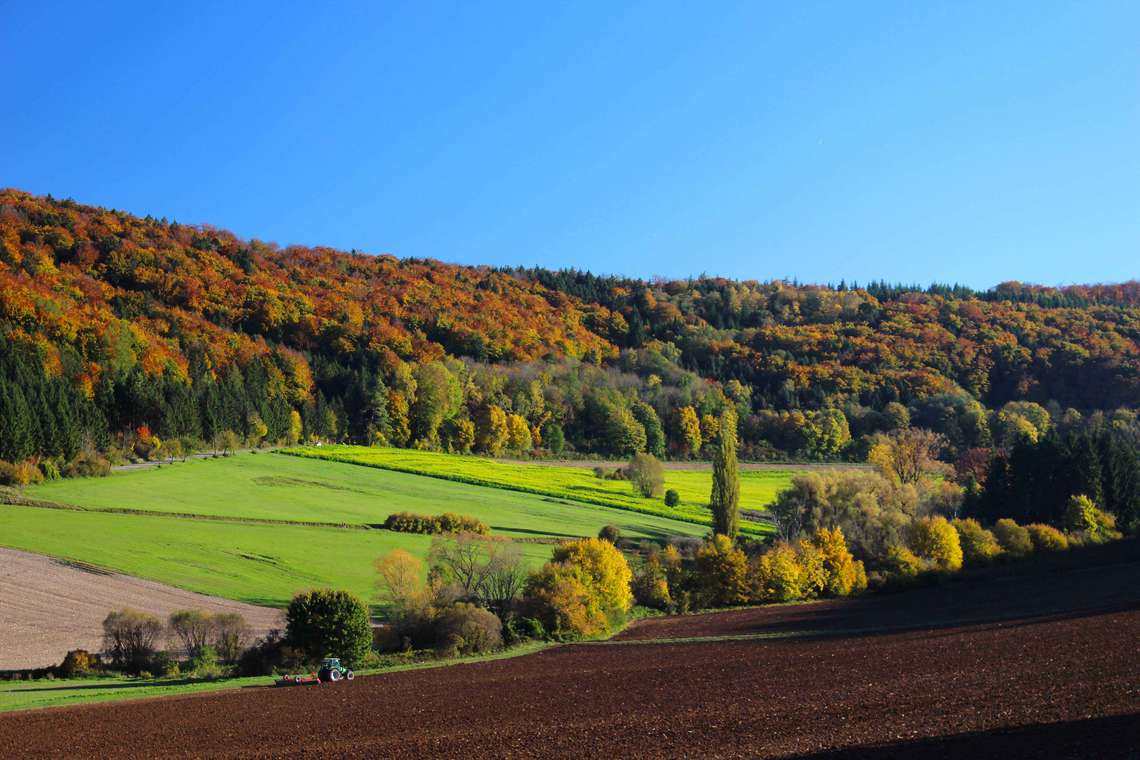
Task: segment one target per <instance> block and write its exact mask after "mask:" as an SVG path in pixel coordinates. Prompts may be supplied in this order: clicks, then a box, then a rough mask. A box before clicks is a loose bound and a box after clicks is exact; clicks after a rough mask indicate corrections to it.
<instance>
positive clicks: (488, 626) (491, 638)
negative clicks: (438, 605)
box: [435, 602, 503, 656]
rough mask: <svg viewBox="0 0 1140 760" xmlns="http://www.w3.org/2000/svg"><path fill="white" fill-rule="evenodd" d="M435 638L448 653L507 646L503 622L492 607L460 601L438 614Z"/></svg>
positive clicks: (484, 650)
mask: <svg viewBox="0 0 1140 760" xmlns="http://www.w3.org/2000/svg"><path fill="white" fill-rule="evenodd" d="M435 640H436V649H437V650H438V651H439V652H440V653H441V654H445V655H450V656H455V655H465V654H482V653H483V652H492V651H494V650H496V649H501V648H502V646H503V623H502V621H500V620H499V618H498V616H497V615H495V613H493V612H491V611H490V610H485V609H483V608H482V607H477V606H476V605H474V604H470V603H468V602H456V603H455V604H453V605H451V606H449V607H446V608H444V609H443V610H442V611H441V612H440V613H439V615H438V616H437V617H436V621H435Z"/></svg>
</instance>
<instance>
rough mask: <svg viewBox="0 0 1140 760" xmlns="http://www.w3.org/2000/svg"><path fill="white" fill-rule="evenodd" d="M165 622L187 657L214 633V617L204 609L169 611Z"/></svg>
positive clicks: (205, 642)
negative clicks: (168, 616)
mask: <svg viewBox="0 0 1140 760" xmlns="http://www.w3.org/2000/svg"><path fill="white" fill-rule="evenodd" d="M167 622H168V624H169V626H170V632H171V634H172V635H173V637H174V638H176V639H177V640H178V642H179V643H181V644H182V651H183V652H185V653H186V656H187V657H193V656H194V655H196V654H197V653H198V652H199V651H201V649H202V648H203V647H205V646H207V645H208V644H209V643H210V640H211V638H212V637H213V634H214V617H213V615H211V614H210V613H209V612H206V611H205V610H178V611H177V612H173V613H171V615H170V618H169V620H168V621H167Z"/></svg>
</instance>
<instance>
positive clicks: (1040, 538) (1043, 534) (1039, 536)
mask: <svg viewBox="0 0 1140 760" xmlns="http://www.w3.org/2000/svg"><path fill="white" fill-rule="evenodd" d="M1025 530H1027V531H1028V532H1029V540H1030V541H1032V542H1033V551H1037V552H1063V551H1065V550H1066V549H1068V548H1069V539H1067V538H1065V534H1064V533H1062V532H1061V531H1059V530H1057V529H1056V528H1054V527H1053V526H1052V525H1045V524H1043V523H1033V524H1031V525H1026V526H1025Z"/></svg>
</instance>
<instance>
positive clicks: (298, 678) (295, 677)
mask: <svg viewBox="0 0 1140 760" xmlns="http://www.w3.org/2000/svg"><path fill="white" fill-rule="evenodd" d="M293 683H301V676H293Z"/></svg>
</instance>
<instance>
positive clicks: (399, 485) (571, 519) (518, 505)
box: [26, 454, 708, 539]
mask: <svg viewBox="0 0 1140 760" xmlns="http://www.w3.org/2000/svg"><path fill="white" fill-rule="evenodd" d="M436 456H437V457H438V458H439V461H440V466H441V467H446V466H448V464H449V462H450V461H451V460H452V459H455V460H456V461H457V462H462V461H463V460H462V458H458V457H455V458H453V457H449V456H447V455H436ZM477 461H479V462H482V463H487V464H493V463H489V462H487V460H477ZM599 482H601V481H599ZM615 485H618V486H620V487H621V490H622V491H623V493H629V492H631V491H632V489H631V486H630V485H629V483H616V484H615ZM26 493H27V495H28V496H29V497H31V498H35V499H43V500H46V501H52V502H58V503H62V504H74V505H79V506H82V507H85V508H91V509H131V510H139V511H144V512H163V513H172V514H192V515H203V516H208V517H224V518H242V519H251V520H282V521H292V522H310V523H325V524H335V525H340V524H345V525H355V526H363V525H378V524H379V523H382V522H383V521H384V518H385V517H387V516H388V515H389V514H392V513H393V512H400V511H409V512H417V513H421V514H439V513H441V512H458V513H460V514H464V515H471V516H472V517H477V518H479V519H480V520H482V521H483V522H485V523H487V525H489V526H490V527H491V529H492V530H493V531H494V532H495V533H496V534H502V535H507V536H517V537H524V536H540V537H541V536H545V537H554V538H568V537H577V536H590V535H595V534H597V532H598V530H599V529H600V528H601V527H602V526H603V525H607V524H613V525H617V526H618V527H619V528H621V530H622V531H623V533H624V534H625V535H627V536H630V537H634V538H658V539H659V538H664V537H666V536H670V535H700V534H701V533H702V531H701V528H700V527H698V526H696V525H693V524H690V523H686V522H683V521H680V520H676V519H671V518H669V517H668V516H655V515H642V514H637V513H631V512H629V511H624V510H618V509H612V508H609V509H607V508H605V507H603V506H599V505H596V504H586V503H583V502H579V501H572V500H569V499H566V498H541V496H540V495H536V494H526V493H519V492H516V491H511V490H507V489H504V488H493V487H472V486H470V485H467V484H463V483H455V482H448V481H445V480H440V479H438V478H427V477H417V476H415V475H414V474H413V475H409V474H406V473H401V472H393V471H388V470H379V469H376V468H371V467H359V466H354V465H352V464H343V463H339V462H333V461H321V460H316V459H304V458H300V457H288V456H282V455H281V454H242V455H239V456H234V457H227V458H222V459H202V460H191V461H187V462H183V463H178V464H174V465H168V466H163V467H161V468H154V467H152V468H148V469H143V470H135V471H129V472H119V473H115V474H113V475H111V476H110V477H108V478H100V479H88V480H71V479H64V480H56V481H51V482H47V483H43V484H40V485H38V486H35V487H32V488H29V489H27V491H26ZM707 495H708V494H707V493H706V494H705V496H706V498H707ZM631 498H632V497H631ZM706 514H707V510H706Z"/></svg>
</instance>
